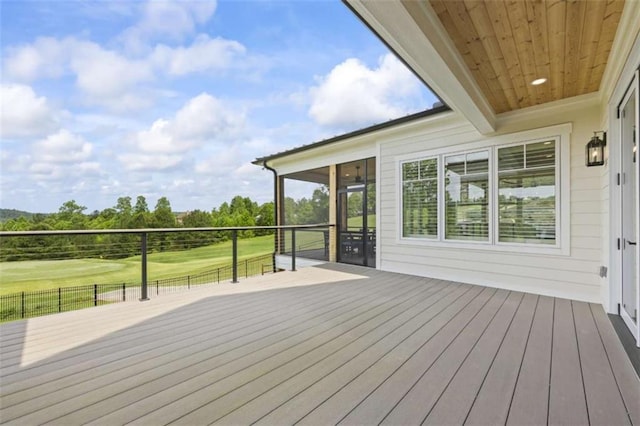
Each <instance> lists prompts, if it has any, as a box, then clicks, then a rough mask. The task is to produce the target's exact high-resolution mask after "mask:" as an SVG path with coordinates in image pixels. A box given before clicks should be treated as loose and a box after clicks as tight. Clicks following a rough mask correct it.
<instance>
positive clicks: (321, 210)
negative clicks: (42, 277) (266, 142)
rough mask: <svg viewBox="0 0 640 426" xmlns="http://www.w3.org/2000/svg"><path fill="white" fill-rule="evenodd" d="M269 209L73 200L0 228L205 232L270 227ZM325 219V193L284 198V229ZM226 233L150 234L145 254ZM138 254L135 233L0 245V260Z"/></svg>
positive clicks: (237, 200)
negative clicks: (100, 205) (179, 208)
mask: <svg viewBox="0 0 640 426" xmlns="http://www.w3.org/2000/svg"><path fill="white" fill-rule="evenodd" d="M274 214H275V212H274V204H273V202H267V203H264V204H261V205H260V204H258V203H256V202H254V201H252V200H251V199H250V198H249V197H242V196H239V195H238V196H235V197H233V198H232V199H231V201H230V202H224V203H222V204H221V205H220V206H219V207H217V208H213V209H212V210H211V211H203V210H192V211H188V212H185V213H176V212H173V210H172V208H171V203H170V201H169V199H168V198H167V197H161V198H160V199H158V201H157V202H156V204H155V206H154V208H153V209H150V207H149V205H148V203H147V200H146V198H145V197H144V196H142V195H139V196H138V197H137V198H136V199H135V203H134V202H133V199H132V198H131V197H129V196H126V197H120V198H118V199H117V201H116V204H115V205H114V206H113V207H109V208H106V209H104V210H102V211H98V210H94V211H93V212H91V213H87V207H85V206H82V205H79V204H78V203H77V202H76V201H75V200H70V201H67V202H65V203H63V204H62V206H60V208H59V209H58V212H57V213H52V214H32V215H30V216H26V215H25V216H21V217H17V218H13V219H9V220H7V221H5V222H2V223H0V230H2V231H36V230H84V229H92V230H101V229H105V230H106V229H145V228H160V229H165V228H207V227H239V226H243V227H244V226H273V225H274V224H275V217H274ZM327 220H328V191H327V190H326V188H319V189H317V190H316V191H314V193H313V196H312V197H311V198H310V199H306V198H301V199H300V200H294V199H292V198H289V197H287V198H286V199H285V224H288V225H298V224H306V223H324V222H326V221H327ZM272 233H273V231H271V230H261V229H257V230H247V231H240V232H238V236H239V237H240V238H251V237H255V236H261V235H268V234H272ZM229 238H231V233H230V232H225V231H215V232H183V233H152V234H149V236H148V245H147V246H148V250H149V251H150V252H162V251H173V250H188V249H192V248H197V247H202V246H205V245H210V244H214V243H217V242H221V241H225V240H228V239H229ZM137 254H140V237H139V235H136V234H97V235H60V236H57V235H56V236H37V237H9V238H3V239H2V240H0V261H15V260H44V259H73V258H103V259H118V258H126V257H130V256H135V255H137Z"/></svg>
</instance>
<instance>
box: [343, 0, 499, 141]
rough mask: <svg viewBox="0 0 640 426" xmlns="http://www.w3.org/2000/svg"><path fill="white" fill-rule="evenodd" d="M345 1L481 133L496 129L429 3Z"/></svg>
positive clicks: (479, 94)
mask: <svg viewBox="0 0 640 426" xmlns="http://www.w3.org/2000/svg"><path fill="white" fill-rule="evenodd" d="M345 1H346V2H347V3H348V4H349V6H351V8H352V9H353V10H354V11H355V12H356V13H357V14H358V15H359V16H360V18H361V19H362V20H364V21H365V22H366V23H367V24H368V25H369V26H370V27H371V29H372V30H373V31H374V32H375V33H377V34H378V36H380V37H381V38H382V39H383V40H384V41H385V42H386V43H387V44H388V45H389V46H390V47H391V49H392V50H393V51H395V52H396V54H398V55H399V56H400V57H401V58H402V59H403V60H404V61H405V62H406V63H407V64H408V65H409V66H410V67H411V68H412V69H413V70H414V71H415V72H416V74H418V75H419V76H420V78H422V79H423V80H424V81H425V83H427V84H428V85H429V87H430V88H431V89H432V90H434V91H435V92H436V94H437V95H438V96H440V98H441V99H442V100H443V101H444V102H445V103H446V104H447V105H448V106H449V107H450V108H452V109H453V110H455V111H458V112H459V113H460V114H462V115H463V116H464V117H465V118H466V119H467V120H469V122H470V123H471V124H472V125H473V126H474V127H475V128H476V129H477V130H478V131H479V132H480V133H482V134H487V133H493V132H494V131H495V126H496V116H495V113H494V111H493V109H492V108H491V106H490V105H489V102H488V101H487V99H486V98H485V97H484V95H483V94H482V92H481V90H480V88H479V87H478V85H477V83H476V82H475V80H474V78H473V76H472V75H471V73H470V72H469V69H468V68H467V66H466V64H465V63H464V60H463V59H462V58H461V57H460V54H459V53H458V51H457V49H456V48H455V46H454V45H453V42H452V41H451V39H450V38H449V35H448V34H447V32H446V31H445V29H444V27H443V26H442V24H441V23H440V20H439V19H438V16H437V15H436V13H435V11H434V10H433V8H432V7H431V5H430V4H429V3H428V2H407V3H406V5H404V4H403V3H400V2H396V1H366V0H364V1H363V0H345ZM407 7H408V8H410V9H411V13H412V14H413V15H414V16H413V17H412V16H411V14H410V13H409V11H408V10H407V9H406V8H407ZM416 19H419V20H423V21H424V22H421V26H422V28H425V29H428V30H425V32H423V31H422V30H421V29H420V26H419V25H418V24H417V23H416Z"/></svg>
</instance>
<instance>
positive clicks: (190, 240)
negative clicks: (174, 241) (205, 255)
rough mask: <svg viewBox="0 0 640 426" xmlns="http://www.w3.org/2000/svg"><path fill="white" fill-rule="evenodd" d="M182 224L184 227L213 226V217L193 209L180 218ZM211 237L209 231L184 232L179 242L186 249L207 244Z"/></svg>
mask: <svg viewBox="0 0 640 426" xmlns="http://www.w3.org/2000/svg"><path fill="white" fill-rule="evenodd" d="M182 226H184V227H185V228H208V227H211V226H213V218H212V217H211V214H209V213H207V212H204V211H201V210H193V211H191V212H189V213H187V214H186V215H185V216H184V217H183V218H182ZM212 237H213V235H212V234H211V232H206V233H205V232H188V233H186V234H184V236H183V238H182V240H181V244H182V246H183V247H184V248H187V249H189V248H195V247H201V246H204V245H207V244H209V243H210V242H211V240H212Z"/></svg>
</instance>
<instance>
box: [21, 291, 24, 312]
mask: <svg viewBox="0 0 640 426" xmlns="http://www.w3.org/2000/svg"><path fill="white" fill-rule="evenodd" d="M21 300H22V302H21V305H22V308H21V312H22V314H21V316H22V318H24V291H23V292H22V298H21Z"/></svg>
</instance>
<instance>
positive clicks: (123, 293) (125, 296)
mask: <svg viewBox="0 0 640 426" xmlns="http://www.w3.org/2000/svg"><path fill="white" fill-rule="evenodd" d="M122 301H123V302H126V301H127V285H126V284H125V283H122Z"/></svg>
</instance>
